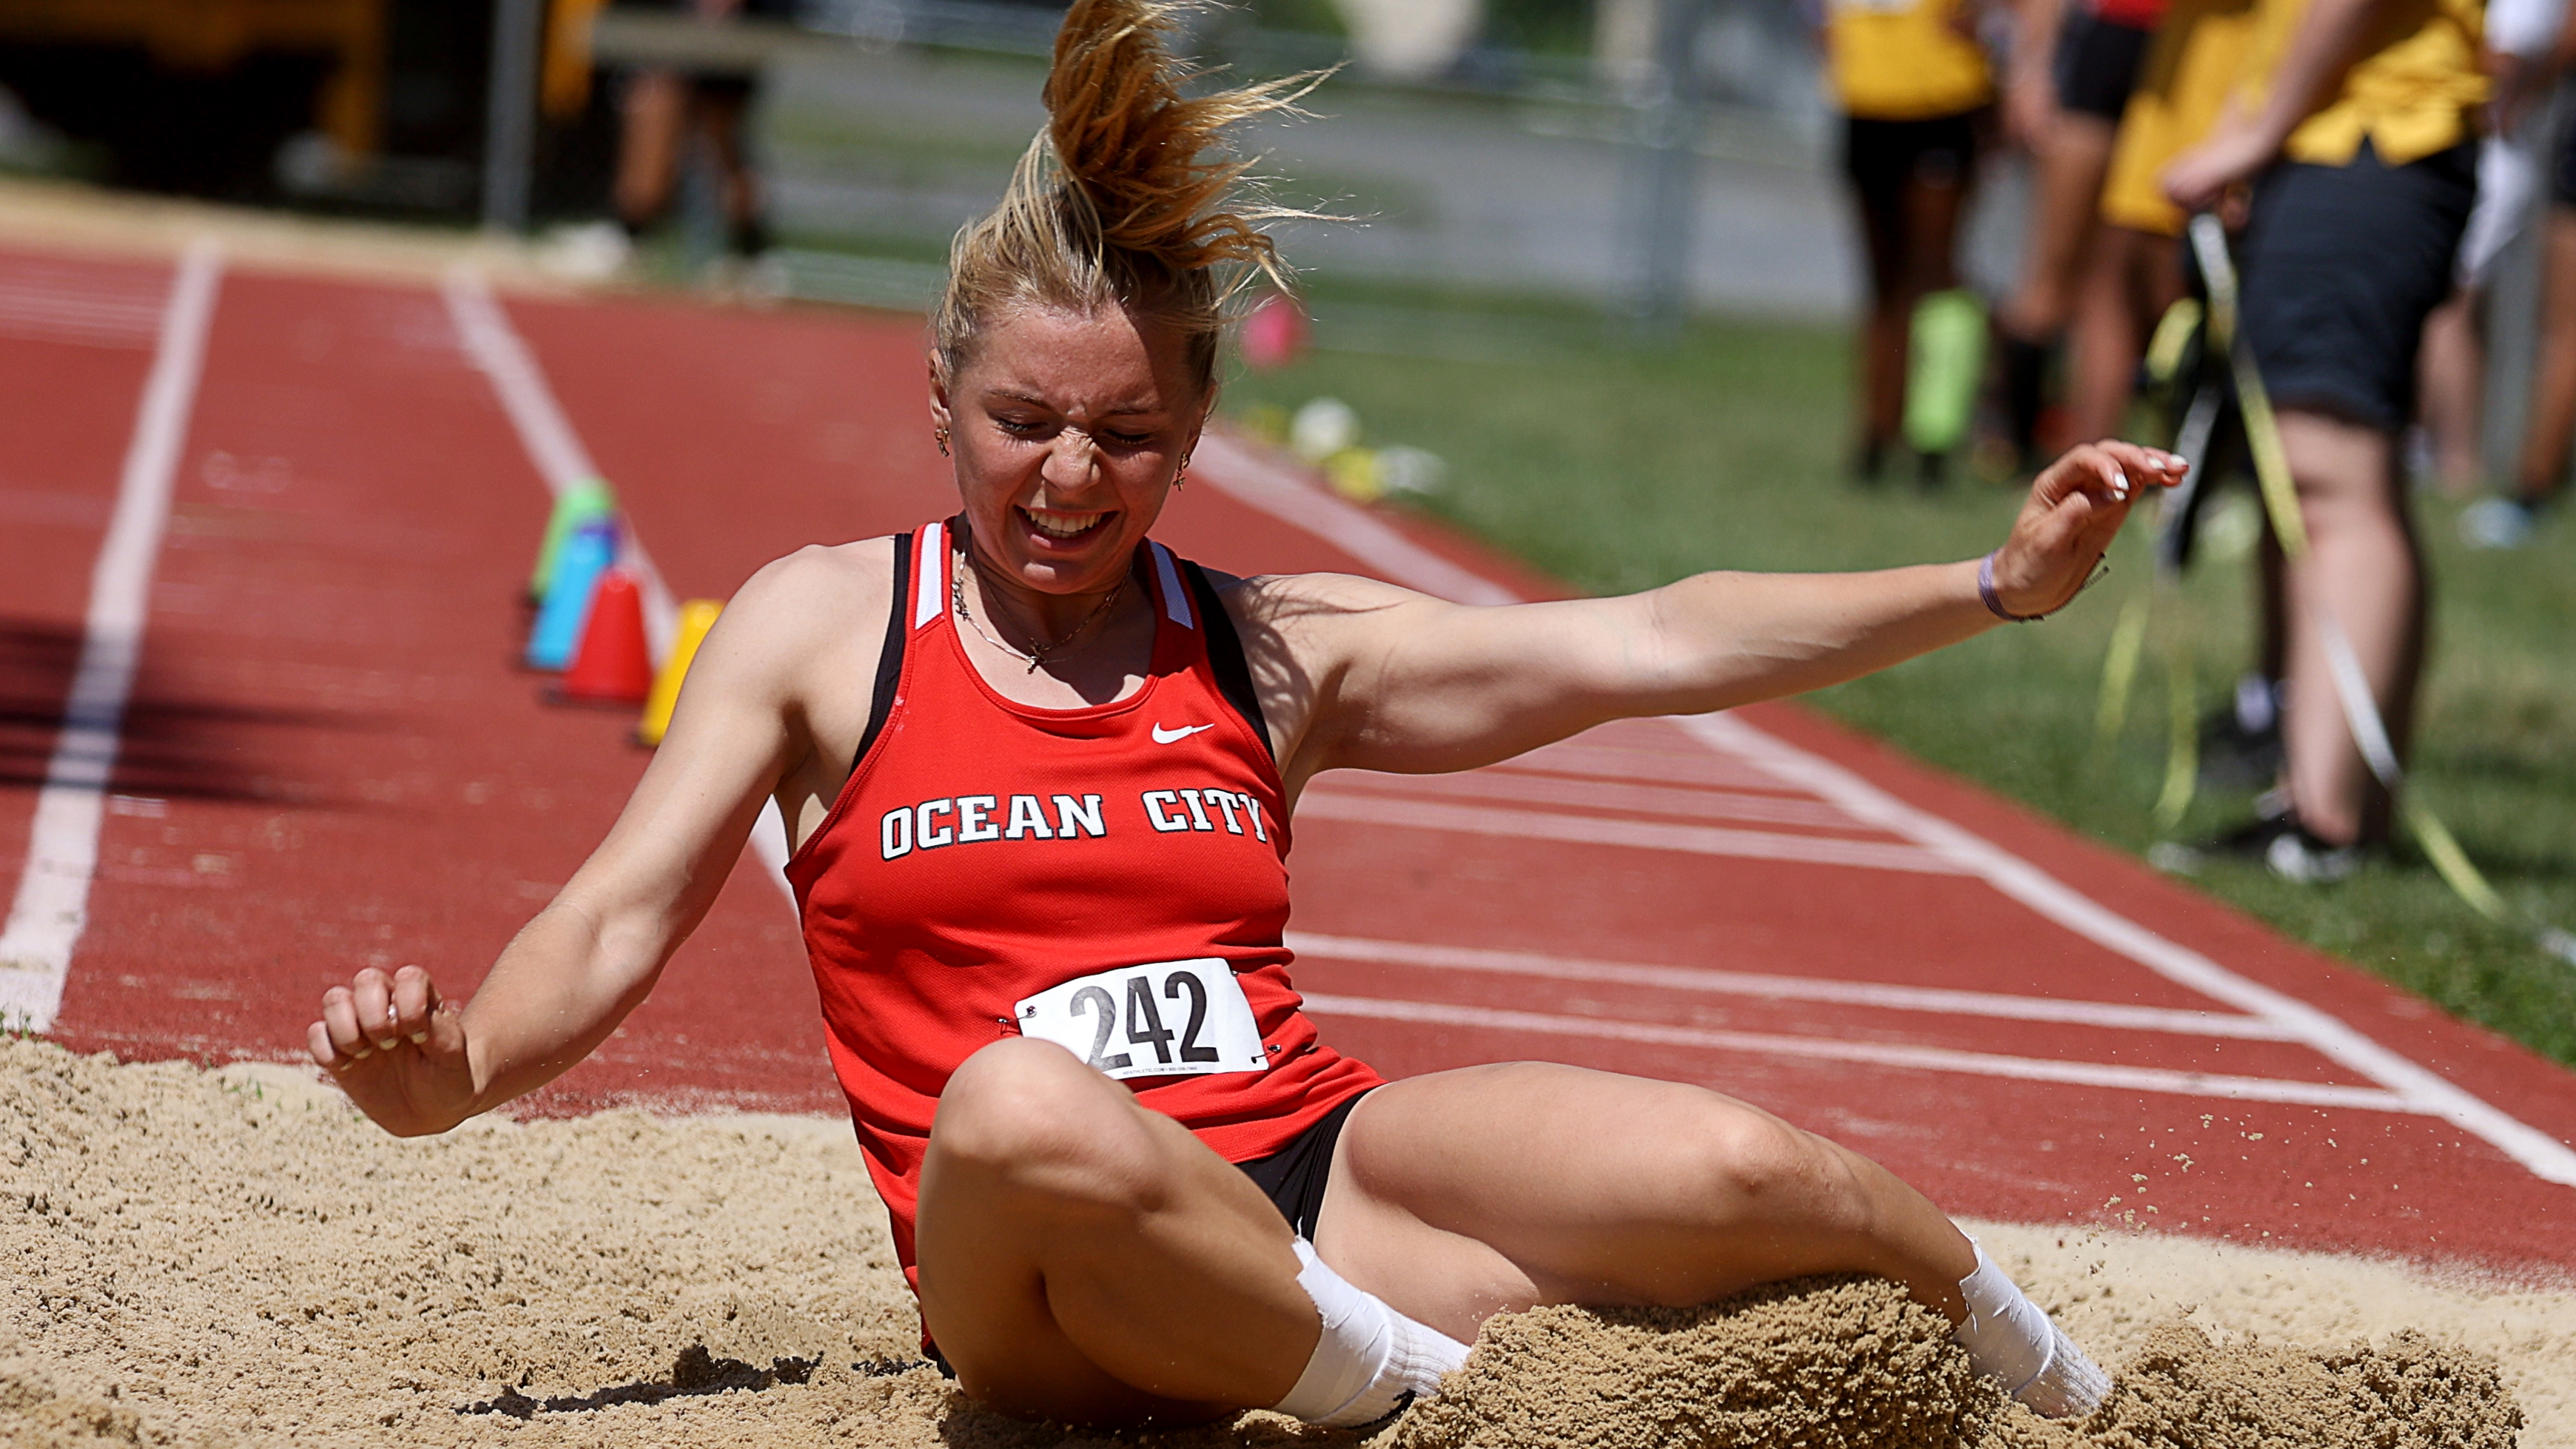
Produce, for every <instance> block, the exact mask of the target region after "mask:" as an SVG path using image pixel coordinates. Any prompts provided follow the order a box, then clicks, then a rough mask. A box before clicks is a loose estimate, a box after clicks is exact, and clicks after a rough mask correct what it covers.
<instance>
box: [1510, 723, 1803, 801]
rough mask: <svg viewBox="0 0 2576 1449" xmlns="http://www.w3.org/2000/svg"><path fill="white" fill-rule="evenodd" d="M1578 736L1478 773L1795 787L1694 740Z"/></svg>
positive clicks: (1775, 788)
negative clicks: (1630, 742) (1598, 741)
mask: <svg viewBox="0 0 2576 1449" xmlns="http://www.w3.org/2000/svg"><path fill="white" fill-rule="evenodd" d="M1581 739H1582V736H1580V735H1577V736H1575V738H1574V739H1573V740H1560V741H1558V742H1557V743H1555V744H1552V745H1541V746H1539V747H1538V748H1537V749H1535V750H1532V751H1530V752H1529V753H1528V754H1526V755H1514V756H1512V757H1511V758H1510V759H1508V760H1505V761H1503V762H1502V763H1501V764H1498V765H1488V766H1486V767H1485V769H1484V770H1482V771H1479V772H1478V773H1479V774H1483V773H1486V772H1489V771H1499V772H1502V773H1506V774H1537V775H1581V776H1584V777H1586V778H1594V779H1603V780H1640V781H1645V782H1647V783H1650V784H1657V785H1691V786H1699V787H1704V788H1707V789H1712V790H1757V791H1758V790H1769V791H1775V792H1777V791H1785V790H1791V789H1794V788H1795V787H1794V786H1791V785H1787V784H1784V783H1782V782H1781V780H1780V779H1779V777H1777V776H1775V775H1772V774H1770V773H1769V772H1768V771H1765V770H1761V769H1757V768H1755V767H1754V766H1752V765H1750V764H1747V763H1745V762H1744V761H1742V760H1737V759H1730V758H1729V757H1727V756H1725V755H1713V754H1710V753H1709V752H1708V751H1707V750H1706V749H1703V748H1701V747H1699V745H1698V744H1697V742H1695V741H1684V742H1682V748H1681V749H1679V750H1641V749H1631V748H1628V747H1626V746H1623V745H1588V744H1582V743H1579V742H1580V741H1581Z"/></svg>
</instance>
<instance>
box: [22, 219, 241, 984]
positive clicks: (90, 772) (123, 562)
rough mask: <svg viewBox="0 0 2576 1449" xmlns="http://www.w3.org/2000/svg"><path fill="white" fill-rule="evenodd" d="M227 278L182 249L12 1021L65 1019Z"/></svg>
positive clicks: (29, 885) (92, 599) (87, 650)
mask: <svg viewBox="0 0 2576 1449" xmlns="http://www.w3.org/2000/svg"><path fill="white" fill-rule="evenodd" d="M222 277H223V257H222V254H221V253H220V252H219V251H218V250H217V249H216V247H215V245H214V243H213V242H211V241H206V240H199V241H196V242H193V243H191V244H190V245H189V247H188V250H187V251H186V253H185V254H184V255H182V256H181V257H180V259H179V268H178V272H177V274H176V276H174V277H173V278H172V280H171V284H170V293H169V299H168V301H167V302H166V304H165V305H164V306H163V308H162V311H161V326H160V340H159V343H158V350H157V351H156V352H155V354H154V356H153V359H152V372H151V374H150V376H149V377H148V378H147V379H146V380H145V381H144V384H143V402H142V407H141V409H140V411H139V412H138V413H137V415H136V418H135V422H134V437H133V440H132V442H131V443H129V444H128V445H127V448H126V453H125V471H124V475H123V477H122V478H121V479H120V480H119V482H118V484H117V492H116V513H115V514H114V516H113V517H112V518H110V519H109V521H108V526H107V537H106V539H105V540H104V541H103V542H102V543H101V544H100V545H99V551H98V564H97V566H96V567H95V569H93V570H92V572H91V574H90V584H89V615H88V621H87V623H86V625H85V628H84V632H83V636H82V640H81V654H80V664H79V665H78V667H77V669H76V671H75V672H74V674H73V676H72V687H71V693H70V696H69V697H68V698H67V699H65V701H64V703H63V727H62V733H61V734H60V736H59V737H57V738H56V740H55V741H54V754H53V759H52V760H51V761H50V762H49V763H48V764H47V765H46V767H45V784H44V788H43V789H42V790H41V791H39V792H38V793H37V796H36V815H35V820H34V822H33V824H32V825H31V826H30V827H29V829H28V832H27V860H26V864H25V865H24V866H23V867H22V868H21V870H20V872H19V876H18V891H17V895H16V897H15V899H13V900H12V901H11V903H10V906H9V920H8V924H7V925H6V926H5V927H0V1018H5V1020H6V1021H7V1022H8V1023H9V1024H11V1025H15V1026H20V1027H22V1028H23V1029H26V1030H30V1031H40V1032H41V1031H46V1030H49V1029H51V1027H52V1026H53V1023H54V1016H55V1014H56V1013H57V1012H59V1011H60V1010H61V1009H62V1004H63V981H64V978H65V977H66V976H67V975H68V974H69V972H70V970H71V963H72V950H73V948H74V947H75V946H77V945H78V944H79V943H80V938H81V931H82V930H83V928H84V927H86V926H87V925H88V924H89V888H90V881H91V879H92V878H93V877H94V876H95V875H96V874H97V871H98V827H99V820H100V817H101V816H102V814H103V813H104V811H105V808H106V804H107V784H108V778H109V776H110V775H111V774H113V773H114V771H115V769H116V756H117V751H118V748H119V746H120V744H121V742H122V736H123V733H124V726H125V706H126V702H127V701H128V700H129V699H130V698H131V697H132V695H133V692H134V670H135V666H136V665H137V664H139V663H140V662H141V660H142V657H143V633H144V628H145V626H146V624H147V623H148V622H149V620H150V617H151V604H152V600H151V592H152V568H153V565H154V564H155V563H156V562H158V561H159V559H160V556H161V535H162V532H163V530H164V529H165V528H166V527H167V526H168V523H169V519H170V489H171V485H172V482H173V480H174V479H175V478H176V476H177V474H178V469H179V450H180V445H181V444H183V443H184V442H186V441H187V436H188V416H189V414H190V412H191V411H193V410H194V408H195V405H196V399H197V379H198V378H199V377H200V376H201V375H202V374H203V372H204V370H205V362H206V333H207V331H208V327H209V324H210V323H211V322H212V320H213V318H214V312H215V293H216V290H217V288H218V286H219V285H220V283H221V281H222Z"/></svg>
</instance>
